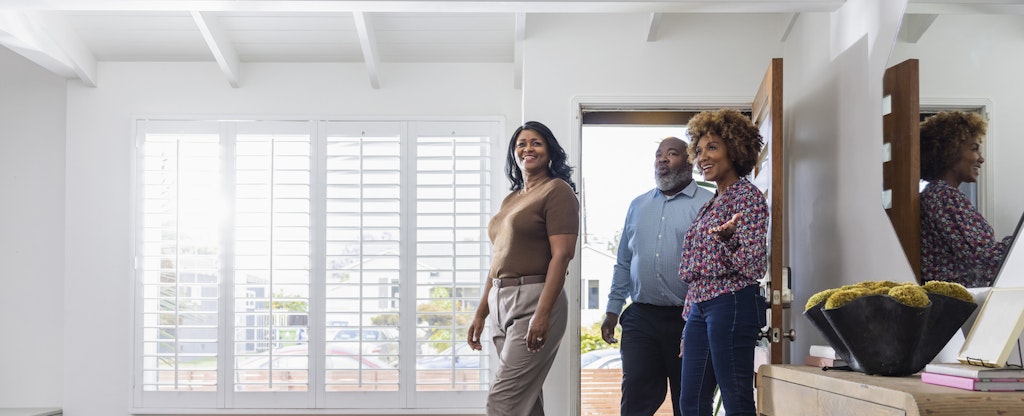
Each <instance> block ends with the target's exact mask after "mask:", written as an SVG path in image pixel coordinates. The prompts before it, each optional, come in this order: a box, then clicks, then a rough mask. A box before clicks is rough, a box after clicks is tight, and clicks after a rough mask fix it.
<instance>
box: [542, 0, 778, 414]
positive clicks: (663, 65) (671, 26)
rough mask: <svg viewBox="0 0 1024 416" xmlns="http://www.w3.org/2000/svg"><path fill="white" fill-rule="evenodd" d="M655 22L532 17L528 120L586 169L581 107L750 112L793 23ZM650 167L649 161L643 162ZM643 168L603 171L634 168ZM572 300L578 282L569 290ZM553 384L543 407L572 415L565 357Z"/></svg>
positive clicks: (750, 18) (758, 18)
mask: <svg viewBox="0 0 1024 416" xmlns="http://www.w3.org/2000/svg"><path fill="white" fill-rule="evenodd" d="M647 19H648V16H647V15H645V14H635V15H607V14H592V15H565V14H548V15H534V14H530V15H528V16H527V21H526V41H525V46H524V62H525V68H524V70H523V108H524V110H523V111H524V119H528V120H537V121H541V122H543V123H545V124H546V125H547V126H548V127H550V128H551V130H552V131H553V132H554V133H555V136H556V137H557V138H558V139H559V142H560V143H561V144H562V145H563V146H564V147H566V150H567V151H569V152H570V157H571V158H572V160H571V163H572V164H573V166H579V161H580V159H579V131H578V129H579V124H578V120H576V116H577V114H578V108H573V102H574V100H584V101H586V100H589V99H592V98H597V99H598V100H599V101H607V102H615V101H620V102H625V103H635V102H641V101H645V100H646V101H648V102H669V103H676V104H686V103H690V104H693V103H698V104H701V103H707V102H725V103H733V102H745V103H747V105H749V102H750V101H751V100H752V98H753V96H754V93H755V92H756V90H757V87H758V85H759V84H760V82H761V79H762V78H763V77H764V72H765V70H767V68H768V64H769V62H770V60H771V58H775V57H779V56H781V52H782V43H781V39H782V35H783V33H782V32H783V29H784V28H785V25H784V24H782V23H783V22H784V19H785V16H781V15H744V14H731V15H699V16H679V15H665V16H664V17H663V20H662V23H661V27H662V31H661V32H660V33H659V34H658V37H657V40H656V41H654V42H647V41H646V32H645V29H646V25H647ZM640 162H644V161H640ZM636 163H638V161H623V162H622V165H621V166H618V167H614V166H612V167H608V166H602V167H600V168H601V169H608V168H612V169H635V168H636V166H637V165H636ZM566 288H567V291H569V292H571V293H570V300H577V301H578V299H579V293H578V291H579V283H578V282H577V281H575V280H573V281H571V282H569V283H567V285H566ZM566 333H567V335H566V337H567V339H565V340H564V341H563V348H562V351H561V352H560V354H559V358H558V360H557V361H556V362H555V366H554V368H553V369H552V370H551V374H550V375H549V376H548V379H547V382H546V383H545V393H544V397H545V409H546V410H547V411H548V413H549V414H553V415H563V414H569V410H568V409H570V408H571V407H572V406H574V405H573V404H572V403H570V402H574V401H575V400H576V397H575V396H574V395H572V394H571V391H572V389H570V387H569V386H570V377H569V374H570V372H572V371H573V370H572V368H573V366H571V365H570V364H571V362H570V360H569V358H568V357H567V355H568V354H566V353H565V352H564V351H567V350H569V348H565V347H566V346H571V345H573V344H572V343H571V342H570V340H569V339H568V337H570V336H573V334H576V332H575V331H572V330H570V331H567V332H566Z"/></svg>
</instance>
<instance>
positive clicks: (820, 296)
mask: <svg viewBox="0 0 1024 416" xmlns="http://www.w3.org/2000/svg"><path fill="white" fill-rule="evenodd" d="M837 290H839V289H826V290H822V291H821V292H818V293H815V294H813V295H811V298H810V299H807V304H806V305H804V310H805V311H806V310H808V309H811V308H813V307H815V306H817V305H818V304H819V303H821V302H824V301H825V300H826V299H828V297H829V296H830V295H832V294H833V293H835V292H836V291H837Z"/></svg>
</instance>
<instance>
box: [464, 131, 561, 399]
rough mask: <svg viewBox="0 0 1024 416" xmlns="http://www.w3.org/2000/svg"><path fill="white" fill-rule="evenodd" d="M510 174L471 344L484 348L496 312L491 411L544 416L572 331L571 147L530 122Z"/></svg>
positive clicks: (513, 148)
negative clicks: (553, 374)
mask: <svg viewBox="0 0 1024 416" xmlns="http://www.w3.org/2000/svg"><path fill="white" fill-rule="evenodd" d="M505 171H506V174H507V175H508V178H509V180H510V181H511V182H512V188H511V189H512V193H510V194H509V195H508V196H507V197H505V199H504V200H503V201H502V202H501V209H500V210H499V211H498V213H497V214H495V215H494V217H492V218H491V221H490V224H488V227H487V231H488V234H489V236H490V239H491V245H492V246H493V249H494V255H493V258H492V261H491V270H490V273H489V274H488V279H487V282H486V285H485V287H484V292H483V299H481V301H480V306H479V307H477V310H476V316H475V317H474V318H473V323H472V324H470V326H469V331H468V334H467V341H468V342H469V346H470V348H472V349H475V350H480V349H481V348H482V346H481V344H480V336H481V334H482V333H483V330H484V322H485V321H487V317H488V315H490V316H492V319H491V320H490V322H489V324H490V334H491V336H492V340H493V342H494V347H495V348H496V349H497V351H498V358H499V359H498V368H497V370H496V371H495V375H494V382H493V383H492V384H491V391H490V392H489V394H488V396H487V414H488V415H492V416H493V415H516V416H527V415H530V416H537V415H543V414H544V402H543V399H542V394H541V387H542V385H543V384H544V379H545V377H547V374H548V370H550V369H551V364H552V363H553V362H554V359H555V353H557V352H558V345H559V343H561V341H562V335H563V334H564V333H565V326H566V320H567V317H568V312H569V305H568V301H567V299H566V297H565V291H564V288H563V286H564V284H565V275H566V270H567V269H568V267H569V261H570V260H572V258H573V255H574V254H575V252H576V237H577V235H578V234H579V228H580V222H579V201H578V200H577V199H576V194H575V190H576V185H575V184H573V182H572V179H571V178H570V175H571V174H572V168H570V167H569V165H568V164H566V154H565V150H563V149H562V147H561V146H559V144H558V141H557V140H555V136H554V134H552V133H551V130H550V129H548V128H547V127H546V126H545V125H543V124H541V123H538V122H536V121H528V122H526V123H525V124H523V125H522V126H521V127H519V129H517V130H516V132H515V134H513V135H512V139H511V140H510V141H509V145H508V155H507V160H506V166H505ZM492 312H493V313H492Z"/></svg>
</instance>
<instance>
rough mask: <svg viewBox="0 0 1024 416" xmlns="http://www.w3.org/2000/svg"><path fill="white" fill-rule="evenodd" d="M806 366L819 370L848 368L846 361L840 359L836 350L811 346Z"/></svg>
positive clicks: (828, 347) (824, 346)
mask: <svg viewBox="0 0 1024 416" xmlns="http://www.w3.org/2000/svg"><path fill="white" fill-rule="evenodd" d="M804 364H806V365H809V366H812V367H819V368H826V367H846V366H847V364H846V361H843V359H842V358H839V356H838V355H836V350H835V349H833V348H832V347H830V346H828V345H811V348H810V351H808V353H807V358H805V359H804Z"/></svg>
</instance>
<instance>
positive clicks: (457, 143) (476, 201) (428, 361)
mask: <svg viewBox="0 0 1024 416" xmlns="http://www.w3.org/2000/svg"><path fill="white" fill-rule="evenodd" d="M492 127H493V126H492V125H489V124H488V123H463V124H460V125H458V126H452V125H450V124H447V123H418V124H417V125H416V126H415V128H414V136H415V140H416V160H415V164H416V186H415V192H416V198H415V204H416V205H415V212H416V218H415V220H416V228H415V229H416V277H417V278H416V311H417V313H416V325H417V327H418V328H419V333H420V334H422V336H421V337H420V338H419V339H417V363H419V364H420V365H418V366H417V369H416V389H417V390H418V391H452V390H455V391H486V390H487V388H488V386H489V383H490V378H489V376H488V374H489V371H488V370H489V360H488V356H489V352H490V351H491V350H492V347H491V346H490V343H489V342H487V340H488V339H489V338H488V337H487V336H485V337H483V339H484V341H485V342H484V349H483V350H482V351H473V350H471V349H469V348H468V347H467V345H466V341H465V340H466V335H467V329H468V325H469V324H470V323H471V322H472V319H473V315H474V313H475V312H476V307H477V305H478V304H479V302H480V296H481V293H482V287H483V285H482V282H483V280H484V278H485V277H486V276H487V272H488V269H489V267H490V254H491V249H490V242H489V240H488V237H487V222H488V220H489V219H490V216H491V195H490V184H491V174H492V173H491V164H492V156H491V153H492V152H491V148H492V142H493V139H492V137H493V135H494V132H493V130H492ZM485 335H486V334H485ZM445 364H450V365H445Z"/></svg>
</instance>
